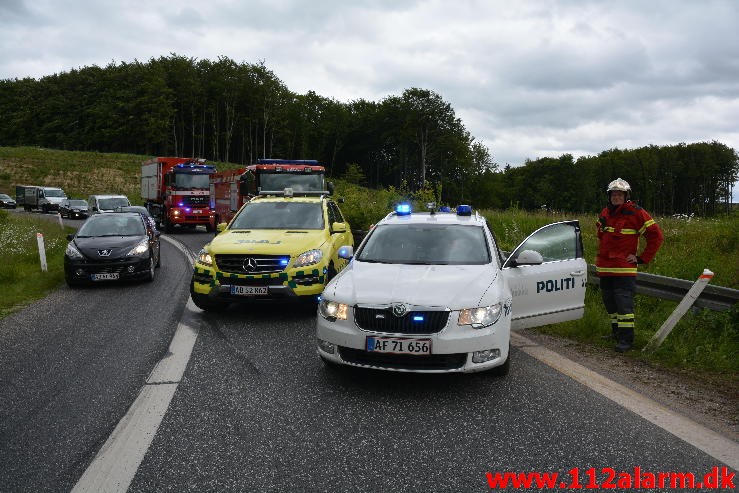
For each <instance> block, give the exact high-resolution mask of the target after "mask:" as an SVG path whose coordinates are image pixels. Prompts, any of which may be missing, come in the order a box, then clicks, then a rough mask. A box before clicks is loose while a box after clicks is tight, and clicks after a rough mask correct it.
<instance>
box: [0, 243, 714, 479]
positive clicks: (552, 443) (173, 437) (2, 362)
mask: <svg viewBox="0 0 739 493" xmlns="http://www.w3.org/2000/svg"><path fill="white" fill-rule="evenodd" d="M211 236H212V235H210V234H208V233H205V232H204V231H201V230H196V231H183V232H177V233H175V234H172V235H169V237H171V238H174V239H176V240H178V241H180V242H182V243H183V244H184V245H186V246H187V247H188V248H189V249H190V250H191V251H193V252H197V251H198V249H199V248H200V246H202V245H203V244H204V243H205V242H207V241H208V240H209V239H210V237H211ZM162 252H163V255H162V268H161V269H160V270H159V271H158V272H157V278H156V280H155V281H154V282H153V283H152V284H146V283H143V284H131V285H121V286H117V285H106V286H95V287H93V288H89V289H79V290H70V289H68V288H66V287H62V288H60V289H59V290H58V291H56V292H55V293H53V294H51V295H50V296H49V297H47V298H45V299H44V300H41V301H39V302H38V303H35V304H33V305H32V306H30V307H28V308H27V309H24V310H23V311H21V312H18V313H16V314H14V315H12V316H9V317H6V318H5V319H2V320H0V491H9V492H10V491H12V492H16V491H18V492H20V491H29V492H30V491H34V492H36V491H69V490H70V489H71V488H72V487H73V486H74V485H75V483H76V481H77V479H78V478H79V477H80V476H81V475H82V473H83V472H84V471H85V469H86V468H87V466H88V465H89V464H90V462H91V461H92V460H93V458H94V457H95V455H96V454H97V452H98V450H99V449H100V447H101V445H102V444H103V443H104V442H105V440H106V439H107V438H108V436H109V435H110V433H111V432H112V430H113V428H114V427H115V426H116V424H117V423H118V421H119V420H120V419H121V418H122V417H123V416H124V414H125V413H126V411H127V409H128V407H129V406H130V405H131V403H132V402H133V400H134V399H135V398H136V396H137V394H138V392H139V390H140V389H141V387H142V386H143V383H144V381H145V379H146V376H147V375H148V374H149V372H151V370H152V368H153V367H154V365H155V364H156V362H157V361H158V360H159V359H160V358H161V357H162V356H164V354H165V353H166V351H167V346H168V344H169V341H170V339H171V338H172V335H173V333H174V330H175V328H176V326H177V323H178V321H179V319H180V316H181V314H182V310H183V308H184V305H185V302H186V301H187V297H188V294H187V289H188V282H189V277H190V267H189V264H188V262H187V261H186V259H185V257H184V256H183V255H182V253H181V252H179V251H178V250H177V249H175V248H174V247H172V246H171V245H170V244H169V243H168V242H164V241H163V242H162ZM197 317H198V320H199V324H200V326H199V334H198V337H197V341H196V344H195V347H194V350H193V353H192V356H191V359H190V362H189V364H188V367H187V370H186V372H185V375H184V378H183V379H182V381H181V382H180V384H179V386H178V388H177V392H176V393H175V395H174V399H173V400H172V402H171V404H170V406H169V409H168V411H167V413H166V415H165V417H164V419H163V421H162V423H161V425H160V427H159V429H158V431H157V433H156V436H155V438H154V440H153V442H152V444H151V446H150V447H149V449H148V452H147V453H146V456H145V457H144V460H143V462H142V463H141V465H140V467H139V468H138V472H137V473H136V475H135V477H134V479H133V481H132V483H131V485H130V488H129V491H131V492H138V491H141V492H149V491H185V490H188V491H368V492H369V491H388V492H389V491H393V492H395V491H454V492H461V491H485V490H489V489H490V488H489V487H488V485H487V482H486V475H485V474H486V473H487V472H492V473H494V472H503V471H514V472H531V471H540V472H558V473H560V475H563V476H564V477H565V478H566V481H567V482H569V481H570V480H571V479H572V477H571V476H568V475H567V473H568V471H571V470H572V469H573V468H580V471H581V472H580V479H581V482H582V483H583V484H585V483H587V479H588V478H586V477H585V476H584V474H585V473H584V471H585V470H586V469H587V468H590V467H595V468H596V469H597V470H598V471H599V474H598V477H597V479H598V481H604V480H605V479H606V477H605V476H603V475H601V474H600V470H601V468H613V469H614V470H615V471H617V472H618V471H628V472H632V471H633V469H634V467H636V466H638V467H640V468H641V469H642V471H652V472H659V471H679V472H693V473H695V474H696V476H702V475H703V473H705V472H708V471H710V469H711V468H712V467H714V466H721V464H720V462H718V461H717V460H716V459H714V458H712V457H710V456H709V455H707V454H705V453H704V452H702V451H700V450H698V449H697V448H695V447H694V446H692V445H690V444H688V443H686V442H684V441H682V440H680V439H678V438H676V437H675V436H674V435H672V434H670V433H668V432H667V431H665V430H663V429H662V428H659V427H657V426H655V425H653V424H651V423H650V422H648V421H646V420H644V419H643V418H641V417H639V416H638V415H636V414H634V413H632V412H631V411H627V410H625V409H624V408H622V407H620V406H619V405H617V404H615V403H614V402H612V401H611V400H609V399H608V398H606V397H604V396H602V395H601V394H598V393H596V392H594V391H592V390H590V389H589V388H588V387H585V386H583V385H581V384H579V383H577V382H575V381H574V380H572V379H571V378H569V377H567V376H565V375H563V374H561V373H559V372H557V371H555V370H553V369H552V368H551V367H549V366H546V365H545V364H543V363H541V362H540V361H538V360H537V359H534V358H532V357H531V356H529V355H528V354H527V353H525V352H524V351H522V350H520V349H517V348H514V349H513V352H512V356H511V357H512V363H513V364H512V369H511V373H510V375H509V376H508V377H506V378H494V377H491V376H489V375H486V374H480V375H467V376H433V375H405V374H395V373H389V374H386V373H376V372H369V371H352V370H349V371H334V370H328V369H326V368H324V367H323V365H322V363H321V362H320V361H319V359H318V358H317V356H316V354H315V335H314V323H315V322H314V319H315V311H314V309H312V308H311V307H306V306H305V305H298V304H285V303H242V304H235V305H232V306H231V307H230V308H229V310H227V311H226V312H224V313H219V314H210V313H207V314H206V313H199V314H198V315H197Z"/></svg>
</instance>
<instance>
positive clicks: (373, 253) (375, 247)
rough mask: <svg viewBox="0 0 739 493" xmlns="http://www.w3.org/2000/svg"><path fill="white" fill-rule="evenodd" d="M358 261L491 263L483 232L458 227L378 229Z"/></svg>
mask: <svg viewBox="0 0 739 493" xmlns="http://www.w3.org/2000/svg"><path fill="white" fill-rule="evenodd" d="M356 258H357V260H359V261H363V262H381V263H387V264H434V265H481V264H487V263H490V261H491V260H490V253H489V249H488V246H487V242H486V241H485V233H484V231H483V229H482V228H481V227H479V226H462V225H455V224H445V225H426V224H381V225H378V226H377V227H376V228H375V229H374V230H373V231H372V234H371V235H370V237H369V238H367V243H366V244H365V245H364V247H363V248H362V250H361V251H360V252H359V253H358V254H357V257H356Z"/></svg>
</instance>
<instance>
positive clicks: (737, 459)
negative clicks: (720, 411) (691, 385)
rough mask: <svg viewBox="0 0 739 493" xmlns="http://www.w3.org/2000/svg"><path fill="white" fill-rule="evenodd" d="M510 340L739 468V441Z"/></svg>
mask: <svg viewBox="0 0 739 493" xmlns="http://www.w3.org/2000/svg"><path fill="white" fill-rule="evenodd" d="M511 343H512V344H513V345H514V346H516V347H518V348H519V349H520V350H521V351H523V352H525V353H526V354H528V355H530V356H532V357H534V358H536V359H538V360H539V361H541V362H542V363H545V364H547V365H549V366H551V367H552V368H554V369H555V370H557V371H559V372H560V373H563V374H565V375H567V376H568V377H570V378H572V379H573V380H575V381H577V382H579V383H581V384H583V385H585V386H586V387H588V388H590V389H592V390H594V391H596V392H598V393H599V394H601V395H603V396H605V397H607V398H608V399H611V400H612V401H614V402H615V403H617V404H618V405H620V406H621V407H624V408H626V409H628V410H629V411H632V412H634V413H636V414H638V415H639V416H641V417H642V418H644V419H646V420H647V421H649V422H651V423H653V424H655V425H657V426H659V427H660V428H662V429H663V430H665V431H667V432H669V433H671V434H673V435H675V436H676V437H678V438H680V439H682V440H684V441H686V442H688V443H689V444H691V445H693V446H694V447H696V448H698V449H700V450H702V451H703V452H705V453H706V454H708V455H710V456H711V457H713V458H714V459H717V460H720V461H721V462H723V463H724V464H726V465H727V466H729V467H731V468H733V469H734V470H739V444H737V443H736V442H735V441H734V440H731V439H730V438H726V437H724V436H722V435H720V434H718V433H716V432H714V431H713V430H710V429H708V428H706V427H705V426H702V425H700V424H698V423H696V422H694V421H692V420H690V419H688V418H686V417H685V416H682V415H680V414H678V413H676V412H674V411H671V410H670V409H667V408H666V407H664V406H662V405H661V404H659V403H657V402H655V401H653V400H652V399H650V398H648V397H645V396H643V395H641V394H639V393H637V392H634V391H633V390H631V389H629V388H628V387H625V386H623V385H621V384H619V383H616V382H614V381H612V380H609V379H608V378H606V377H604V376H603V375H600V374H599V373H596V372H594V371H592V370H590V369H588V368H586V367H584V366H582V365H581V364H579V363H575V362H574V361H572V360H570V359H567V358H565V357H564V356H562V355H561V354H558V353H556V352H554V351H552V350H550V349H547V348H545V347H543V346H540V345H539V344H537V343H536V342H534V341H532V340H530V339H528V338H526V337H524V336H522V335H520V334H518V333H516V332H512V333H511Z"/></svg>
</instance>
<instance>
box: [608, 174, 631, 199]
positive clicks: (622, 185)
mask: <svg viewBox="0 0 739 493" xmlns="http://www.w3.org/2000/svg"><path fill="white" fill-rule="evenodd" d="M616 190H618V191H620V192H623V193H625V194H626V196H627V197H628V196H629V194H630V193H631V185H629V182H627V181H626V180H624V179H623V178H616V179H615V180H613V181H612V182H611V183H609V184H608V188H607V189H606V192H607V193H608V194H609V195H610V193H611V192H613V191H616Z"/></svg>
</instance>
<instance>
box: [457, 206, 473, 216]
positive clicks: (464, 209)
mask: <svg viewBox="0 0 739 493" xmlns="http://www.w3.org/2000/svg"><path fill="white" fill-rule="evenodd" d="M457 215H458V216H471V215H472V206H471V205H458V206H457Z"/></svg>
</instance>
